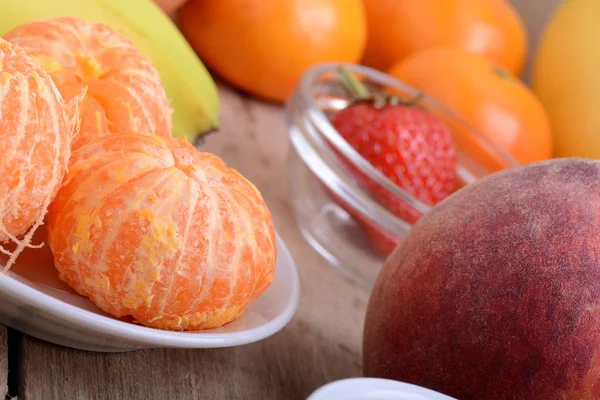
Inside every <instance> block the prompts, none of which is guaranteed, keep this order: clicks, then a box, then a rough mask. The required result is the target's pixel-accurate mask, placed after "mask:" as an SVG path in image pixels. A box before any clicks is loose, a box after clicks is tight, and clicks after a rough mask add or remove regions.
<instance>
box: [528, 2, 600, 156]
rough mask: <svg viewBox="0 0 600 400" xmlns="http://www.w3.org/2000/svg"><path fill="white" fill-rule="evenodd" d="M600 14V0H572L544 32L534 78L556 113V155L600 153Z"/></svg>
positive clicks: (539, 93)
mask: <svg viewBox="0 0 600 400" xmlns="http://www.w3.org/2000/svg"><path fill="white" fill-rule="evenodd" d="M599 18H600V1H599V0H566V1H564V2H563V3H562V4H561V5H560V6H559V7H558V8H557V10H556V11H555V12H554V13H553V14H552V16H551V17H550V20H549V21H548V23H547V25H546V27H545V28H544V31H543V32H542V35H541V37H540V42H539V46H538V49H537V51H536V54H535V57H534V64H533V70H532V76H531V83H532V87H533V90H534V92H535V93H536V94H537V96H538V97H539V98H540V100H541V101H542V104H543V105H544V107H545V108H546V110H547V112H548V115H549V117H550V121H551V124H552V131H553V134H554V139H555V140H554V143H555V156H556V157H589V158H600V19H599Z"/></svg>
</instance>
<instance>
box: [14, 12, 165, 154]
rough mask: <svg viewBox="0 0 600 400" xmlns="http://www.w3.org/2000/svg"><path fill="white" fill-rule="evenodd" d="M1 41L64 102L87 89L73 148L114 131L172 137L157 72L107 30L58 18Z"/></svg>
mask: <svg viewBox="0 0 600 400" xmlns="http://www.w3.org/2000/svg"><path fill="white" fill-rule="evenodd" d="M4 38H5V39H6V40H8V41H10V42H12V43H16V44H18V45H19V46H21V47H23V48H24V49H25V51H26V52H27V53H28V54H30V55H32V56H33V57H34V58H35V59H36V61H38V62H39V63H40V64H41V65H42V66H43V67H44V68H45V69H46V70H47V71H48V72H49V73H50V74H51V76H52V78H53V79H54V82H55V83H56V86H57V87H58V89H59V90H60V92H61V94H62V95H63V97H64V98H65V100H69V99H71V98H72V97H73V96H75V95H78V94H79V93H81V92H82V90H84V89H87V93H86V96H85V97H84V100H83V103H82V105H81V110H80V114H81V115H80V117H81V128H80V133H79V136H78V137H77V138H76V139H75V140H74V142H73V149H76V148H77V147H79V146H81V145H82V144H84V143H87V142H88V141H91V140H93V139H94V138H96V137H101V136H106V135H109V134H111V133H115V132H116V133H119V132H149V133H156V134H159V135H163V136H165V137H168V136H169V135H170V134H171V114H172V110H171V108H170V106H169V101H168V99H167V96H166V93H165V90H164V88H163V86H162V84H161V80H160V76H159V73H158V71H157V70H156V68H155V67H154V66H153V64H152V63H151V61H150V60H149V59H148V58H147V57H146V56H145V55H143V54H142V53H140V52H139V51H138V50H137V49H136V48H135V47H134V46H133V44H132V43H131V42H130V41H129V40H128V39H126V38H125V37H124V36H122V35H121V34H119V33H117V32H116V31H115V30H113V29H112V28H110V27H109V26H107V25H104V24H101V23H94V22H88V21H83V20H80V19H76V18H71V17H60V18H53V19H48V20H35V21H31V22H29V23H26V24H23V25H19V26H18V27H16V28H15V29H13V30H12V31H10V32H8V33H7V34H6V35H4ZM174 62H176V61H174Z"/></svg>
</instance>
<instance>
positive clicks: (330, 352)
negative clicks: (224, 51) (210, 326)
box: [0, 86, 368, 400]
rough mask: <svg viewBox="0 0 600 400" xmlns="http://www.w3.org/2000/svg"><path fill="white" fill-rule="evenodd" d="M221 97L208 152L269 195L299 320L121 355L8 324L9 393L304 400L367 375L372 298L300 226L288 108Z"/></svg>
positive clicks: (5, 370) (5, 376) (5, 379)
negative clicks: (227, 340) (366, 322)
mask: <svg viewBox="0 0 600 400" xmlns="http://www.w3.org/2000/svg"><path fill="white" fill-rule="evenodd" d="M219 91H220V96H221V108H222V110H221V130H220V132H219V133H218V134H215V135H211V136H209V137H208V138H207V139H206V143H205V144H204V146H203V149H206V150H208V151H211V152H214V153H215V154H217V155H219V156H221V157H222V158H223V159H224V160H225V161H226V162H227V163H228V164H229V165H231V166H232V167H234V168H236V169H238V170H239V171H240V172H241V173H242V174H244V175H245V176H246V177H248V178H249V179H250V180H251V181H252V182H253V183H254V184H255V185H256V186H257V187H258V188H259V190H260V191H261V192H262V194H263V196H264V198H265V201H266V202H267V204H268V205H269V208H270V209H271V212H272V213H273V217H274V220H275V225H276V229H277V230H278V232H279V233H280V235H281V236H282V238H283V239H284V240H285V241H286V243H287V245H288V246H289V248H290V250H291V252H292V254H293V256H294V258H295V261H296V264H297V267H298V273H299V275H300V281H301V287H302V295H301V296H302V297H301V299H300V306H299V308H298V311H297V313H296V315H295V317H294V318H293V319H292V321H291V322H290V323H289V324H288V325H287V326H286V327H285V328H284V329H283V330H281V331H280V332H278V333H277V334H275V335H274V336H272V337H270V338H268V339H266V340H263V341H261V342H258V343H254V344H249V345H245V346H240V347H234V348H225V349H209V350H203V349H201V350H173V349H153V350H140V351H135V352H129V353H121V354H97V353H91V352H83V351H77V350H72V349H68V348H63V347H60V346H56V345H52V344H49V343H45V342H42V341H40V340H37V339H34V338H31V337H29V336H24V335H21V334H20V333H19V332H15V331H12V330H8V334H7V329H5V328H4V327H3V326H0V391H2V390H5V388H6V389H10V390H9V394H10V395H12V396H18V398H19V400H22V399H31V400H38V399H40V400H41V399H44V400H45V399H57V400H71V399H111V400H117V399H127V400H132V399H144V400H146V399H161V400H166V399H181V400H187V399H210V400H213V399H214V400H218V399H257V400H268V399H285V400H294V399H305V398H306V397H307V396H308V395H309V394H310V393H311V392H312V391H314V390H315V389H317V388H318V387H319V386H321V385H323V384H325V383H327V382H330V381H333V380H336V379H342V378H348V377H354V376H360V374H361V344H362V324H363V318H364V312H365V308H366V303H367V301H368V292H367V290H365V289H364V288H363V287H362V286H359V285H357V284H355V283H354V282H352V281H350V280H348V279H347V278H345V277H344V276H343V275H342V274H341V273H339V272H338V271H336V270H335V269H334V268H332V267H331V266H329V265H328V264H327V263H326V262H325V261H324V260H323V259H322V258H321V257H320V256H319V255H318V254H316V253H315V252H314V251H313V250H312V248H311V247H310V246H309V245H308V244H307V243H306V242H305V241H304V239H303V237H302V235H301V234H300V232H299V230H298V229H297V227H296V224H295V220H294V216H293V210H292V205H291V203H290V199H289V198H288V181H287V176H288V174H287V165H286V157H287V153H288V151H289V150H290V142H289V139H288V133H287V130H286V127H285V121H284V116H283V109H282V108H281V107H279V106H275V105H270V104H265V103H261V102H259V101H256V100H254V99H251V98H249V97H247V96H244V95H241V94H239V93H237V92H235V91H233V90H231V89H229V88H227V87H224V86H220V88H219ZM0 301H1V299H0ZM9 398H10V397H9Z"/></svg>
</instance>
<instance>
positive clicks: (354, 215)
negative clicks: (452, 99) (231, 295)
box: [285, 64, 518, 286]
mask: <svg viewBox="0 0 600 400" xmlns="http://www.w3.org/2000/svg"><path fill="white" fill-rule="evenodd" d="M340 66H343V67H344V68H345V69H346V70H347V71H349V72H350V73H352V74H354V75H355V76H356V77H357V78H358V79H359V80H361V81H362V82H363V84H365V85H366V86H367V87H369V88H371V89H376V90H384V91H386V92H390V93H393V94H396V95H399V96H401V97H407V98H411V99H415V98H418V104H419V105H420V106H421V107H424V108H426V109H427V110H428V111H429V112H430V113H432V114H434V115H435V116H436V117H437V118H438V119H440V120H441V121H442V122H444V123H445V124H446V126H447V127H448V128H449V129H450V131H451V133H452V136H453V139H454V143H455V147H456V151H457V169H456V182H455V188H454V189H455V190H458V189H460V188H461V187H463V186H465V185H468V184H470V183H472V182H474V181H475V180H477V179H479V178H481V177H483V176H485V175H488V174H490V173H493V172H496V171H499V170H502V169H506V168H512V167H515V166H517V165H518V163H517V162H516V160H515V159H514V158H513V157H512V156H511V155H510V154H508V153H507V152H506V151H504V150H503V149H501V148H499V147H498V146H496V145H494V144H493V143H492V142H491V141H489V140H487V139H486V138H485V137H484V136H483V135H482V134H481V133H480V132H478V131H477V130H476V129H474V128H473V127H472V126H470V125H469V124H468V123H467V122H465V121H463V120H462V119H461V118H459V117H458V116H456V115H455V114H453V113H452V112H451V111H450V107H446V106H445V105H443V104H441V103H439V102H437V101H436V100H434V99H433V98H431V97H429V96H427V94H426V93H420V92H419V91H418V90H417V89H415V88H413V87H411V86H409V85H407V84H405V83H403V82H401V81H399V80H397V79H394V78H392V77H391V76H389V75H387V74H385V73H382V72H379V71H377V70H374V69H371V68H368V67H365V66H361V65H354V64H321V65H317V66H315V67H313V68H310V69H308V70H307V71H305V73H304V74H303V76H302V77H301V78H300V80H299V81H298V84H297V87H296V88H295V91H294V93H292V95H291V96H290V98H289V100H288V102H287V104H286V108H285V114H286V120H287V125H288V130H289V135H290V139H291V143H292V148H291V150H290V153H289V155H288V163H289V173H290V176H289V184H290V187H289V190H290V195H291V199H292V202H293V207H294V212H295V216H296V220H297V224H298V226H299V228H300V230H301V232H302V234H303V235H304V237H305V238H306V240H307V241H308V242H309V243H310V245H311V246H312V247H313V248H314V249H315V250H316V251H317V252H319V253H320V254H321V255H322V256H323V257H324V258H326V259H327V260H328V261H329V262H330V263H331V264H332V265H333V266H336V267H338V268H340V270H341V271H343V272H344V273H346V274H348V275H349V276H351V277H353V278H354V279H356V280H357V281H359V283H363V284H365V285H366V286H371V285H372V284H373V282H374V281H375V278H376V277H377V274H378V272H379V269H380V267H381V266H382V264H383V262H384V261H385V259H386V257H387V255H388V254H389V251H390V245H395V244H397V243H398V242H399V241H400V240H401V239H402V238H403V237H405V236H406V234H407V233H408V232H409V231H410V229H411V228H412V226H413V225H414V223H415V222H416V221H417V220H418V219H419V218H420V216H422V215H423V214H425V213H426V212H427V211H428V210H429V209H430V208H431V206H429V205H427V204H424V203H423V202H421V201H419V200H418V199H417V198H415V197H413V196H411V195H410V194H409V193H407V192H406V191H404V190H403V189H401V188H400V187H399V186H397V185H396V184H394V183H393V182H392V181H390V180H389V179H388V178H386V177H385V176H384V175H383V174H382V173H381V172H380V171H379V170H377V169H376V168H375V167H373V166H372V165H371V164H370V163H369V162H367V161H366V160H365V159H364V158H363V157H361V156H360V155H359V154H358V153H357V152H356V151H355V150H354V149H353V148H352V147H351V146H350V145H349V144H348V143H347V142H346V141H345V140H344V139H343V138H342V137H341V136H340V135H339V134H338V133H337V131H336V130H335V128H334V127H333V126H332V125H331V123H330V122H329V116H330V115H331V114H332V113H335V112H336V111H338V110H340V109H343V108H344V107H346V106H347V105H348V104H349V102H350V96H349V94H348V92H347V91H346V90H345V88H344V86H343V85H342V83H341V82H340V80H338V79H337V71H338V68H339V67H340ZM449 106H451V105H449ZM390 199H391V200H393V201H394V203H395V204H396V206H397V205H400V206H401V207H400V208H401V209H400V210H398V207H395V208H394V210H395V211H394V212H392V211H390V208H388V207H386V206H385V204H384V203H386V204H389V203H390ZM393 247H395V246H392V248H393ZM382 248H385V249H382Z"/></svg>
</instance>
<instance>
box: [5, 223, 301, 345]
mask: <svg viewBox="0 0 600 400" xmlns="http://www.w3.org/2000/svg"><path fill="white" fill-rule="evenodd" d="M36 236H37V237H38V238H41V240H42V241H43V239H44V238H45V232H44V230H40V231H39V234H36ZM39 241H40V240H39V239H38V240H37V241H34V243H39ZM277 251H278V257H277V264H276V270H275V280H274V282H273V283H272V284H271V286H270V287H269V288H268V289H267V290H266V291H265V292H264V293H263V294H262V295H261V296H260V297H259V298H258V299H256V300H255V301H254V302H253V303H252V304H250V306H249V307H248V308H247V309H246V310H245V312H244V314H243V315H242V316H241V317H240V318H239V319H238V320H236V321H234V322H232V323H230V324H227V325H226V326H224V327H221V328H218V329H211V330H205V331H200V332H169V331H162V330H157V329H152V328H146V327H143V326H139V325H136V324H133V323H129V322H125V321H121V320H118V319H115V318H113V317H111V316H109V315H107V314H105V313H103V312H102V311H101V310H100V309H98V308H97V307H96V306H95V305H94V304H93V303H91V302H90V301H89V300H87V299H86V298H84V297H82V296H79V295H78V294H76V293H75V292H74V291H73V290H71V289H70V288H69V287H68V286H67V285H65V284H64V283H63V282H61V281H60V280H59V279H58V274H57V272H56V270H55V268H54V265H53V259H52V253H51V252H50V250H49V248H48V246H47V245H46V246H44V247H43V249H42V250H27V251H25V252H24V253H23V254H22V255H21V256H20V257H19V260H18V264H17V265H15V266H14V267H13V268H12V269H11V270H10V271H9V272H8V274H6V275H0V322H1V323H3V324H5V325H7V326H10V327H11V328H14V329H16V330H19V331H21V332H23V333H26V334H28V335H31V336H34V337H37V338H39V339H42V340H45V341H48V342H52V343H56V344H59V345H62V346H67V347H72V348H76V349H81V350H91V351H101V352H114V351H127V350H135V349H141V348H152V347H179V348H209V347H229V346H238V345H242V344H247V343H252V342H256V341H258V340H261V339H264V338H266V337H268V336H271V335H273V334H274V333H275V332H277V331H279V330H280V329H282V328H283V327H284V326H285V325H286V324H287V323H288V322H289V321H290V319H291V318H292V316H293V315H294V313H295V311H296V308H297V306H298V301H299V297H300V284H299V280H298V275H297V272H296V266H295V264H294V260H293V259H292V256H291V254H290V252H289V250H288V249H287V247H286V245H285V243H284V242H283V241H282V240H281V238H280V237H279V235H277Z"/></svg>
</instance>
